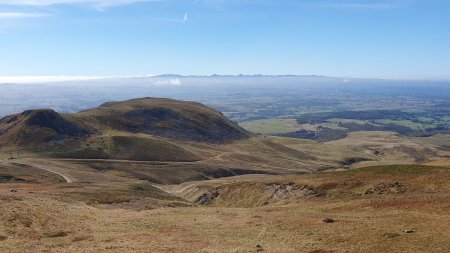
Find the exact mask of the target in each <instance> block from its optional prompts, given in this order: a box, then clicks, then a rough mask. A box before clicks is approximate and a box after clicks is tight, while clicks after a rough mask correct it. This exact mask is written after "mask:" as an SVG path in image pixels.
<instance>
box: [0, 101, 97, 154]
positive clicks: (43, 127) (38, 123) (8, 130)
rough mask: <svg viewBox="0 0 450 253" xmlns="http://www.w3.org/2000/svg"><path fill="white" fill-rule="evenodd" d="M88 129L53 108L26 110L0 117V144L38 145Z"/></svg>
mask: <svg viewBox="0 0 450 253" xmlns="http://www.w3.org/2000/svg"><path fill="white" fill-rule="evenodd" d="M87 134H88V131H87V130H86V129H84V128H82V127H80V126H78V125H76V124H75V123H73V122H71V121H70V120H68V119H66V118H65V117H64V116H62V115H60V114H58V113H57V112H55V111H53V110H47V109H43V110H28V111H24V112H22V113H19V114H15V115H11V116H7V117H5V118H2V119H0V144H3V145H5V144H6V145H8V144H10V145H11V144H13V145H31V146H32V145H38V144H42V143H47V142H50V141H58V140H63V139H66V138H77V137H83V136H86V135H87Z"/></svg>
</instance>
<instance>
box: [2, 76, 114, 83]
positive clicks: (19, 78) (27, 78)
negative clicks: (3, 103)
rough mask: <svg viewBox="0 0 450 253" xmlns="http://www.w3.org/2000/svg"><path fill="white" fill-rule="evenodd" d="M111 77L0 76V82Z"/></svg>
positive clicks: (56, 80) (34, 81) (41, 81)
mask: <svg viewBox="0 0 450 253" xmlns="http://www.w3.org/2000/svg"><path fill="white" fill-rule="evenodd" d="M107 78H113V77H110V76H109V77H108V76H0V83H44V82H59V81H80V80H96V79H107Z"/></svg>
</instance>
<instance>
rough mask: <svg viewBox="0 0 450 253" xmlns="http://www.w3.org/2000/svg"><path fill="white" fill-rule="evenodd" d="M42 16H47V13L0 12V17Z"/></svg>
mask: <svg viewBox="0 0 450 253" xmlns="http://www.w3.org/2000/svg"><path fill="white" fill-rule="evenodd" d="M43 16H47V14H44V13H29V12H0V19H12V18H15V19H18V18H38V17H43Z"/></svg>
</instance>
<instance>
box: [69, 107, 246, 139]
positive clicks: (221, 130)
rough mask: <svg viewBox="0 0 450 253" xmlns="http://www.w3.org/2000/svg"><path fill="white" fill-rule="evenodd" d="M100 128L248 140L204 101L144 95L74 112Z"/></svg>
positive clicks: (171, 135) (239, 130) (241, 131)
mask: <svg viewBox="0 0 450 253" xmlns="http://www.w3.org/2000/svg"><path fill="white" fill-rule="evenodd" d="M71 116H72V117H73V118H74V120H76V121H78V122H80V123H84V124H88V125H90V126H92V127H93V128H95V129H98V130H99V131H102V132H105V131H108V130H115V131H122V132H131V133H143V134H148V135H154V136H160V137H165V138H169V139H174V140H186V141H200V142H224V141H229V140H238V139H245V138H247V137H248V132H247V131H246V130H244V129H242V128H241V127H239V126H238V125H237V124H236V123H233V122H231V121H230V120H228V119H227V118H226V117H225V116H224V115H223V114H222V113H220V112H218V111H215V110H213V109H211V108H208V107H206V106H204V105H202V104H199V103H194V102H186V101H177V100H172V99H156V98H142V99H133V100H128V101H123V102H110V103H105V104H103V105H101V106H100V107H98V108H95V109H91V110H87V111H83V112H80V113H77V114H74V115H71Z"/></svg>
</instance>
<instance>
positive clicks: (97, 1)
mask: <svg viewBox="0 0 450 253" xmlns="http://www.w3.org/2000/svg"><path fill="white" fill-rule="evenodd" d="M156 1H161V0H0V5H10V6H35V7H38V6H51V5H62V4H65V5H68V4H69V5H70V4H72V5H73V4H87V5H91V6H94V7H96V8H105V7H110V6H118V5H127V4H133V3H138V2H156Z"/></svg>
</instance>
